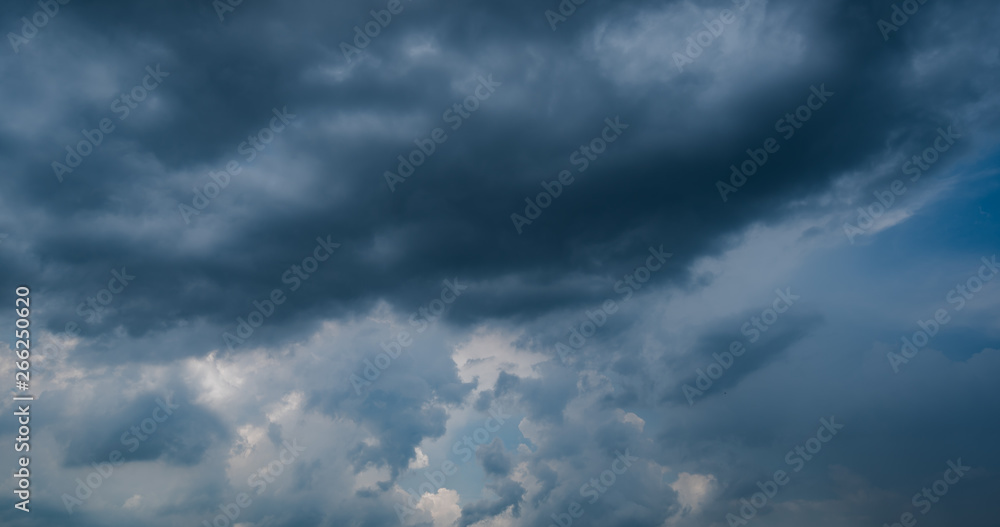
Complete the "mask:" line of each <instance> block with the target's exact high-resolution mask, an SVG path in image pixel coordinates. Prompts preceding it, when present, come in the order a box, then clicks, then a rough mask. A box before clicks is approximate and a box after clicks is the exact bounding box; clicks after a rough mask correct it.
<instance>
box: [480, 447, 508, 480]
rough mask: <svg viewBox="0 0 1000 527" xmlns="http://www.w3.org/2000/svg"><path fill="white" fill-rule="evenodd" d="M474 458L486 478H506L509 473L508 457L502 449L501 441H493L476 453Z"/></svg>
mask: <svg viewBox="0 0 1000 527" xmlns="http://www.w3.org/2000/svg"><path fill="white" fill-rule="evenodd" d="M476 458H477V459H479V464H480V465H482V467H483V470H484V471H485V472H486V475H487V476H501V477H502V476H506V475H507V474H508V473H509V472H510V456H508V455H507V451H506V450H505V449H504V445H503V440H501V439H500V438H497V439H494V440H493V442H492V443H490V444H489V445H487V446H484V447H482V448H480V449H479V450H477V451H476Z"/></svg>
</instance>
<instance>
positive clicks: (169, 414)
mask: <svg viewBox="0 0 1000 527" xmlns="http://www.w3.org/2000/svg"><path fill="white" fill-rule="evenodd" d="M175 407H176V408H175ZM65 428H66V430H65V431H64V432H63V433H62V434H61V436H62V439H63V441H64V442H65V444H66V459H65V461H64V464H65V465H66V466H68V467H79V466H88V465H90V464H91V463H102V462H106V461H108V459H109V456H110V455H111V454H112V452H113V451H116V450H117V451H118V453H119V454H121V458H122V459H123V460H124V462H126V463H128V462H133V461H154V460H163V461H164V462H166V463H168V464H172V465H194V464H197V463H199V462H200V461H201V459H202V456H203V455H204V454H205V451H206V450H207V449H209V448H210V447H211V446H212V445H214V444H216V443H217V442H219V441H222V440H225V439H227V438H228V436H229V432H228V430H227V429H226V427H225V426H224V425H223V424H222V422H221V421H220V420H219V418H218V417H217V416H215V415H213V414H212V413H211V412H209V411H207V410H205V409H203V408H200V407H199V406H198V405H197V404H194V403H193V402H192V401H191V400H189V399H187V398H186V397H180V398H177V397H168V396H164V395H160V394H148V395H144V396H141V397H139V398H137V399H136V400H135V401H133V402H131V403H130V404H129V405H128V406H127V407H126V408H123V409H121V411H120V413H117V414H114V415H108V416H107V417H106V418H104V419H100V420H96V419H95V417H94V416H93V415H88V416H87V417H86V418H85V419H84V421H82V422H80V421H78V422H67V423H66V424H65Z"/></svg>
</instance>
